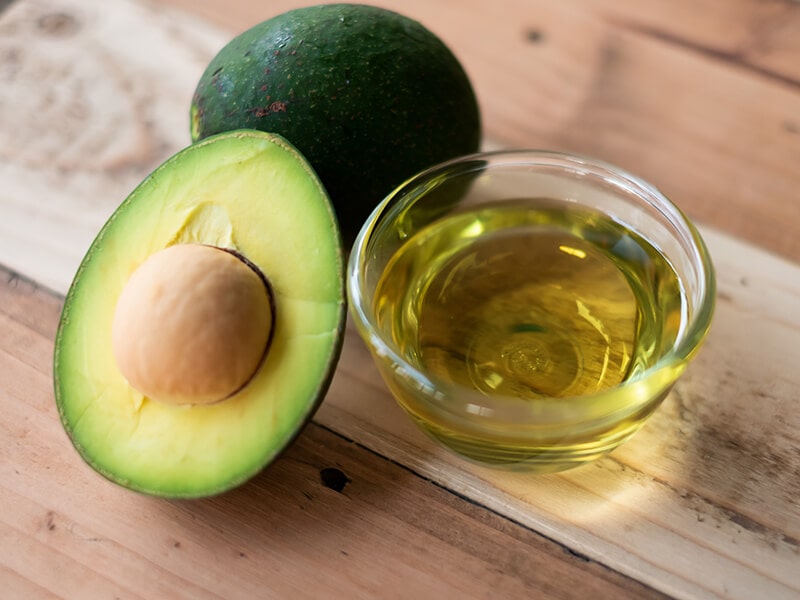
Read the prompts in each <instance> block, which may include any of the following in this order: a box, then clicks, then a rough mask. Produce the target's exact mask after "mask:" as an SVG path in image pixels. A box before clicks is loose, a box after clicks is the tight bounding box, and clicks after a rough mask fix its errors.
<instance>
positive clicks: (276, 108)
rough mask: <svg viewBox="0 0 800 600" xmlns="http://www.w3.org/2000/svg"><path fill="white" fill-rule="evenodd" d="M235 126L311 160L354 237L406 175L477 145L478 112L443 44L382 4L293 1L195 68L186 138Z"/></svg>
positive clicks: (345, 229)
mask: <svg viewBox="0 0 800 600" xmlns="http://www.w3.org/2000/svg"><path fill="white" fill-rule="evenodd" d="M236 129H258V130H261V131H267V132H272V133H277V134H280V135H281V136H283V137H285V138H286V139H287V140H289V141H290V142H291V143H292V144H293V145H294V146H295V147H296V148H297V149H298V150H299V151H300V152H301V153H302V154H303V155H304V156H305V158H306V159H307V160H308V161H309V162H310V163H311V165H312V167H313V168H314V170H315V171H316V172H317V174H318V175H319V178H320V179H321V181H322V183H323V185H324V186H325V188H326V189H327V191H328V194H329V195H330V197H331V200H332V202H333V204H334V207H335V210H336V213H337V217H338V219H339V223H340V226H341V229H342V233H343V236H344V237H345V239H346V240H347V241H348V242H351V241H352V240H353V239H354V237H355V235H356V234H357V232H358V230H359V229H360V227H361V225H362V223H363V222H364V220H365V219H366V218H367V216H368V215H369V213H370V212H371V211H372V210H373V208H374V207H375V206H376V205H377V204H378V202H379V201H380V200H382V199H383V197H384V196H385V195H387V194H388V193H389V192H390V191H392V189H394V188H395V187H396V186H397V185H399V184H400V183H402V182H403V181H404V180H405V179H406V178H408V177H410V176H411V175H413V174H415V173H417V172H418V171H421V170H422V169H425V168H427V167H429V166H432V165H433V164H435V163H438V162H441V161H443V160H446V159H449V158H453V157H455V156H460V155H464V154H470V153H472V152H475V151H477V150H478V148H479V145H480V137H481V125H480V113H479V109H478V104H477V101H476V98H475V93H474V91H473V89H472V86H471V84H470V81H469V79H468V77H467V75H466V73H465V72H464V69H463V68H462V66H461V64H460V63H459V61H458V60H457V59H456V57H455V56H454V55H453V53H452V52H451V51H450V50H449V48H448V47H447V46H446V45H445V44H444V43H443V42H442V41H441V40H440V39H439V38H438V37H437V36H436V35H434V34H433V33H432V32H430V31H429V30H428V29H426V28H425V27H423V26H422V25H421V24H420V23H418V22H416V21H414V20H412V19H409V18H407V17H405V16H402V15H400V14H397V13H395V12H392V11H388V10H385V9H381V8H377V7H373V6H367V5H358V4H329V5H321V6H312V7H307V8H300V9H296V10H292V11H289V12H286V13H283V14H281V15H278V16H276V17H274V18H271V19H269V20H267V21H264V22H263V23H260V24H259V25H256V26H255V27H253V28H251V29H249V30H247V31H245V32H244V33H242V34H240V35H239V36H237V37H236V38H234V39H233V40H232V41H231V42H230V43H229V44H227V45H226V46H225V47H224V48H223V49H222V50H221V51H220V52H219V53H218V54H217V56H216V57H215V58H214V59H213V60H212V61H211V63H210V64H209V65H208V67H207V68H206V70H205V72H204V74H203V75H202V77H201V78H200V81H199V83H198V86H197V89H196V91H195V93H194V97H193V99H192V106H191V133H192V140H193V141H197V140H199V139H202V138H205V137H208V136H210V135H214V134H217V133H220V132H224V131H231V130H236Z"/></svg>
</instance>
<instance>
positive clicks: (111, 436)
mask: <svg viewBox="0 0 800 600" xmlns="http://www.w3.org/2000/svg"><path fill="white" fill-rule="evenodd" d="M183 245H186V246H191V247H192V248H191V250H192V251H191V252H178V251H175V250H174V249H175V248H178V249H181V247H182V246H183ZM165 249H169V250H165ZM223 251H225V252H223ZM167 254H176V255H180V257H179V258H178V259H173V258H169V257H168V258H167V259H166V263H168V264H169V265H171V266H170V267H168V268H166V269H171V271H170V272H167V271H164V272H159V269H161V268H162V267H160V266H158V265H159V261H161V262H164V260H162V259H161V258H159V259H157V258H156V257H157V256H158V257H164V256H166V255H167ZM195 255H199V256H200V257H202V260H206V259H207V260H208V263H207V264H208V266H206V263H202V264H201V263H200V260H199V259H198V261H195V259H193V258H192V257H193V256H195ZM228 259H231V260H232V262H231V260H228ZM181 261H183V262H181ZM187 261H188V262H187ZM230 265H232V266H230ZM242 265H243V266H244V268H239V267H242ZM148 270H149V271H150V272H151V275H152V272H155V273H156V279H157V280H159V281H160V282H159V283H152V279H153V277H152V276H150V280H148V281H151V283H141V282H140V283H135V281H136V280H137V278H138V279H139V280H146V279H147V276H146V272H147V271H148ZM343 270H344V258H343V250H342V241H341V236H340V233H339V229H338V226H337V222H336V218H335V215H334V212H333V209H332V207H331V204H330V201H329V199H328V196H327V194H326V192H325V190H324V188H323V187H322V185H321V184H320V182H319V179H318V178H317V176H316V174H315V172H314V171H313V170H312V169H311V167H310V166H309V165H308V163H307V162H306V161H305V159H304V158H303V157H302V155H300V154H299V153H298V151H297V150H296V149H295V148H294V147H293V146H292V145H290V144H289V143H288V142H287V141H285V140H284V139H283V138H281V137H280V136H277V135H273V134H267V133H262V132H256V131H247V130H241V131H234V132H229V133H225V134H220V135H217V136H214V137H209V138H207V139H205V140H203V141H202V142H199V143H197V144H195V145H193V146H190V147H188V148H186V149H184V150H182V151H181V152H179V153H178V154H176V155H175V156H174V157H172V158H171V159H169V160H168V161H167V162H165V163H164V164H163V165H161V166H160V167H159V168H157V169H156V170H155V171H154V172H153V173H152V174H151V175H150V176H149V177H148V178H147V179H145V180H144V181H143V182H142V183H141V184H140V185H139V187H137V188H136V190H134V192H133V193H132V194H131V195H130V196H129V197H128V198H127V199H126V200H125V201H124V202H123V203H122V204H121V205H120V207H119V208H118V209H117V210H116V211H115V212H114V214H113V215H112V217H111V218H110V219H109V220H108V222H107V223H106V224H105V226H104V227H103V228H102V230H101V231H100V233H99V234H98V236H97V238H96V239H95V240H94V242H93V243H92V245H91V247H90V248H89V251H88V252H87V254H86V256H85V258H84V259H83V262H82V263H81V265H80V268H79V269H78V272H77V274H76V276H75V278H74V281H73V283H72V285H71V287H70V290H69V292H68V294H67V297H66V300H65V304H64V309H63V313H62V316H61V321H60V324H59V328H58V333H57V336H56V343H55V355H54V380H55V396H56V403H57V406H58V410H59V413H60V416H61V420H62V422H63V425H64V427H65V429H66V431H67V433H68V434H69V437H70V438H71V440H72V442H73V444H74V445H75V447H76V448H77V450H78V451H79V453H80V454H81V456H82V457H83V458H84V459H85V460H86V462H88V463H89V464H90V465H91V466H92V467H93V468H94V469H96V470H97V471H98V472H99V473H101V474H102V475H104V476H105V477H107V478H108V479H111V480H112V481H114V482H116V483H119V484H121V485H123V486H126V487H129V488H131V489H134V490H137V491H140V492H144V493H148V494H153V495H159V496H166V497H202V496H209V495H213V494H217V493H220V492H223V491H225V490H228V489H231V488H233V487H235V486H237V485H239V484H241V483H243V482H244V481H246V480H247V479H249V478H250V477H252V476H253V475H254V474H256V473H257V472H259V471H260V470H261V469H262V468H263V467H264V466H266V465H267V464H269V463H270V462H271V461H272V460H273V459H274V458H275V457H276V456H277V455H278V454H279V453H280V452H281V451H282V450H283V449H284V448H285V447H286V446H287V445H288V444H289V443H290V442H291V441H292V439H293V438H294V437H295V435H296V434H297V433H298V432H299V430H300V429H301V428H302V427H303V425H304V424H305V423H306V422H307V421H308V420H309V419H310V417H311V416H312V414H313V413H314V411H315V410H316V408H317V406H318V405H319V403H320V402H321V400H322V398H323V396H324V395H325V392H326V390H327V388H328V385H329V383H330V380H331V378H332V376H333V372H334V368H335V364H336V362H337V360H338V356H339V352H340V350H341V344H342V337H343V329H344V319H345V293H344V283H343V281H344V277H343ZM248 273H249V274H248ZM134 274H136V275H137V277H132V275H134ZM256 276H257V277H256ZM137 286H138V288H137V290H134V292H133V293H132V292H130V289H129V288H133V287H137ZM148 286H149V287H148ZM159 286H161V287H163V288H164V289H161V288H160V287H159ZM259 286H262V287H259ZM142 290H144V291H142ZM241 290H244V291H241ZM123 291H124V292H125V294H126V295H128V296H130V297H131V298H133V300H129V301H127V305H128V308H126V309H123V308H122V306H121V305H122V304H123V303H122V302H119V301H120V297H121V296H122V295H123ZM164 294H166V295H167V296H168V298H170V299H169V301H167V302H164V301H163V297H164ZM240 298H244V300H242V302H244V303H249V306H239V305H237V302H238V301H239V299H240ZM248 298H255V299H254V300H249V299H248ZM118 303H119V304H120V306H119V307H118ZM131 305H132V306H133V309H130V306H131ZM198 307H200V308H198ZM201 309H202V310H201ZM131 310H132V312H131ZM159 311H160V312H159ZM247 311H250V312H247ZM259 311H261V312H259ZM263 311H269V313H270V314H269V315H265V314H263ZM150 313H152V315H153V323H151V324H150V326H149V329H148V326H147V323H145V321H147V320H148V318H147V317H146V316H143V315H148V314H150ZM250 314H252V315H256V316H255V317H253V328H254V329H256V330H258V331H256V333H255V335H253V336H250V335H249V333H248V324H249V320H250V317H249V316H243V315H250ZM131 315H135V316H131ZM173 315H174V319H173ZM229 317H230V318H229ZM126 319H127V320H128V323H127V326H126V327H123V326H118V323H116V322H117V321H124V320H126ZM159 319H160V321H159ZM192 319H194V320H195V322H194V323H193V322H192ZM132 321H133V322H132ZM174 323H179V324H181V323H182V324H183V325H187V323H188V327H189V329H187V328H186V327H183V333H182V334H176V333H174V332H172V327H171V325H172V324H174ZM214 323H216V324H217V325H214V326H215V327H216V326H218V327H217V330H214V328H213V327H212V325H213V324H214ZM229 323H234V324H233V325H230V324H229ZM183 325H182V326H183ZM226 328H228V329H226ZM112 330H114V336H112ZM195 330H196V335H195ZM209 330H211V331H210V332H209ZM144 331H149V332H150V333H142V332H144ZM187 331H188V334H187ZM215 331H216V333H215ZM219 331H222V332H223V333H222V334H219ZM153 332H156V333H155V334H154V333H153ZM226 332H227V333H226ZM148 335H149V336H150V337H149V339H138V338H142V337H146V336H148ZM160 335H163V336H164V339H163V346H162V345H161V343H160V342H161V340H159V339H158V336H160ZM220 335H221V337H220ZM181 336H183V337H181ZM215 336H216V337H215ZM112 337H116V339H114V340H113V341H112ZM245 338H247V339H248V340H249V341H248V342H247V343H245ZM144 342H147V343H144ZM148 344H149V346H148ZM259 344H260V345H261V346H263V347H260V346H258V345H259ZM245 346H246V347H247V348H245ZM242 348H245V349H242ZM254 348H255V349H254ZM240 351H241V353H243V354H244V357H243V358H242V359H241V360H240V359H239V358H237V357H235V356H236V353H237V352H240ZM209 352H211V353H212V354H213V353H214V352H216V354H213V356H216V357H217V358H208V356H207V355H208V353H209ZM248 353H249V355H248ZM254 353H255V354H254ZM121 354H122V355H127V356H128V358H129V359H130V360H129V361H128V362H130V361H133V363H134V364H138V363H137V361H139V363H141V362H142V361H144V362H147V361H148V360H149V361H150V363H149V364H150V367H147V368H149V369H151V371H152V370H153V369H156V370H157V368H158V363H159V360H160V362H161V363H162V364H163V363H166V364H168V365H169V367H170V368H166V369H161V370H160V372H159V373H160V374H156V375H152V374H148V372H147V369H145V379H147V377H150V378H151V379H153V378H156V379H158V377H162V378H163V377H168V376H171V375H174V374H175V373H182V372H184V371H180V368H179V365H180V364H183V365H184V367H186V369H188V371H185V372H187V373H190V374H191V373H192V369H193V368H194V369H195V372H196V373H200V372H201V371H208V369H211V368H216V366H217V364H218V361H219V360H223V361H225V360H227V359H224V358H222V359H220V358H219V357H224V356H227V355H232V356H234V357H235V358H234V359H232V362H233V363H236V364H239V365H241V364H242V361H247V360H250V361H251V364H252V365H255V371H254V372H252V373H251V372H249V371H247V372H246V377H245V379H244V380H243V381H240V382H239V383H235V384H232V385H233V386H234V388H235V389H232V390H231V391H230V393H227V392H224V391H221V392H219V394H220V396H221V397H219V398H214V397H213V396H207V395H206V397H203V398H201V396H202V392H203V390H200V392H198V394H199V395H198V396H197V400H198V402H196V403H195V402H193V401H192V398H193V396H192V395H193V394H194V393H195V391H194V387H193V386H194V383H195V382H193V381H183V382H181V381H178V384H181V383H183V384H186V385H184V391H183V392H180V393H179V394H178V395H177V396H175V397H165V398H155V397H151V396H150V395H148V393H149V392H148V393H143V392H142V391H140V390H139V389H137V387H138V388H142V386H141V385H138V383H137V387H134V386H133V385H131V384H130V383H129V380H128V378H127V377H126V375H127V376H128V377H131V380H134V378H133V376H132V375H131V373H132V371H130V369H129V368H127V367H126V369H127V372H125V373H123V370H121V368H120V365H121V364H123V363H124V361H122V360H121V359H120V355H121ZM151 354H159V355H160V356H161V358H160V359H159V360H154V359H153V358H152V356H151ZM131 357H132V358H131ZM165 357H166V358H165ZM253 357H255V359H254V358H253ZM173 359H174V363H171V362H170V361H171V360H173ZM204 360H205V361H206V362H208V364H207V365H206V366H203V364H202V363H203V361H204ZM253 361H254V362H253ZM187 365H188V366H187ZM172 366H174V368H171V367H172ZM221 368H222V369H223V370H224V369H225V368H227V367H221ZM248 368H250V370H251V371H252V366H251V367H248ZM165 374H166V375H165ZM175 377H176V378H177V379H180V378H181V377H183V378H184V379H187V377H186V376H184V375H180V374H179V375H176V376H175ZM188 379H191V377H188ZM196 379H197V380H198V381H200V380H202V379H203V377H202V376H201V375H200V374H198V375H197V377H196ZM205 379H207V380H208V381H211V382H215V381H217V380H218V377H217V376H216V375H213V376H208V377H205ZM137 381H138V380H137ZM155 383H156V384H158V383H159V382H158V381H156V382H155ZM187 385H188V387H187ZM198 385H200V386H201V387H202V386H203V385H206V384H204V383H202V382H201V383H199V384H198ZM145 388H146V389H147V390H149V389H151V388H147V387H146V386H145ZM162 388H163V386H162ZM162 388H159V387H158V385H156V387H155V388H152V389H162ZM223 388H224V386H223ZM223 388H220V389H223ZM186 390H188V391H186ZM206 391H207V390H206ZM157 393H160V392H156V394H157ZM181 394H182V395H181ZM212 394H213V392H212ZM166 395H167V396H169V394H166ZM176 398H177V400H176Z"/></svg>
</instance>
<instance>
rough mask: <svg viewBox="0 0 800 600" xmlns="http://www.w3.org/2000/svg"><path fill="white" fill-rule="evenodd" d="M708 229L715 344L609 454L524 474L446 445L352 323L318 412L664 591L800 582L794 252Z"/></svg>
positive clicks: (776, 587)
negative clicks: (410, 411) (425, 427)
mask: <svg viewBox="0 0 800 600" xmlns="http://www.w3.org/2000/svg"><path fill="white" fill-rule="evenodd" d="M704 234H705V236H706V238H707V241H708V242H709V245H710V249H711V253H712V255H713V256H714V257H715V259H716V266H717V269H718V283H719V301H718V308H717V313H716V316H715V321H714V324H713V327H712V331H711V334H710V336H709V339H708V341H707V344H706V347H705V348H704V349H703V350H701V352H700V355H699V357H698V359H697V360H696V362H695V363H693V364H692V365H691V366H690V368H689V370H688V372H687V374H686V375H685V377H684V378H683V379H682V380H681V381H680V382H679V383H678V385H677V386H676V388H675V390H674V392H673V393H672V394H671V395H670V396H669V397H668V398H667V400H666V401H665V403H664V404H663V406H662V407H661V408H660V409H659V411H657V412H656V414H655V415H654V416H653V418H652V419H651V421H650V422H649V423H648V424H647V425H646V426H645V427H644V428H643V429H642V431H640V432H639V433H638V434H637V435H636V436H635V437H634V438H633V439H632V440H630V441H629V442H627V443H626V444H625V445H623V446H622V447H621V448H620V449H618V450H617V451H616V452H614V453H613V454H612V455H611V456H610V457H609V458H607V459H604V460H601V461H599V462H597V463H594V464H592V465H589V466H586V467H583V468H580V469H576V470H574V471H569V472H567V473H564V474H561V475H554V476H525V475H518V474H516V475H515V474H508V473H503V472H497V471H492V470H489V469H484V468H479V467H475V466H472V465H470V464H468V463H465V462H463V461H459V460H458V459H455V458H453V457H452V456H451V455H449V454H448V453H446V452H445V451H444V450H441V449H439V448H438V447H436V446H434V445H433V444H432V443H431V442H430V441H428V440H427V438H425V437H424V436H423V435H422V434H420V433H419V432H418V431H416V430H415V429H414V428H413V426H412V425H411V424H410V422H409V420H408V419H407V418H405V417H404V415H403V414H402V413H401V411H400V410H399V409H398V408H397V407H396V406H395V405H394V404H393V402H392V400H391V398H390V396H389V395H388V394H387V393H386V392H385V391H384V388H383V386H382V384H381V381H380V377H379V375H378V374H377V372H376V370H374V369H367V368H365V363H366V362H367V360H368V353H367V351H366V349H365V348H364V347H363V345H362V344H360V343H359V342H358V341H356V342H355V343H354V342H353V339H354V338H355V337H356V336H355V332H354V331H353V330H351V331H350V332H349V334H350V337H349V338H348V340H347V341H346V346H345V353H344V355H343V357H342V360H341V362H340V367H339V371H338V373H337V378H336V379H335V380H334V385H333V388H332V389H331V391H330V393H329V395H328V398H327V399H326V402H325V404H324V405H323V406H322V409H321V410H320V413H319V414H318V416H317V419H318V420H319V421H320V422H322V423H325V424H327V425H328V426H330V427H332V428H334V429H336V430H337V431H340V432H342V433H343V434H345V435H348V436H350V437H352V438H354V439H358V440H361V441H362V442H363V443H365V444H367V445H368V446H370V447H372V448H375V449H376V450H377V451H379V452H381V453H382V454H385V455H387V456H389V457H391V458H393V459H394V460H397V461H398V462H402V463H403V464H406V465H409V466H410V467H411V468H413V469H415V470H416V471H418V472H420V473H422V474H424V475H426V476H428V477H430V478H431V479H433V480H435V481H438V482H440V483H442V485H445V486H447V487H448V488H450V489H453V490H455V491H457V492H458V493H460V494H463V495H465V496H468V497H470V498H473V499H475V500H476V501H478V502H481V503H483V504H485V505H486V506H489V507H490V508H492V509H494V510H497V511H500V512H502V513H503V514H506V515H508V516H509V517H510V518H512V519H515V520H517V521H519V522H521V523H523V524H525V525H527V526H530V527H532V528H534V529H536V530H537V531H542V532H547V535H548V536H551V537H553V538H554V539H558V540H560V541H562V542H563V543H564V544H566V545H568V546H569V547H571V548H575V549H577V550H578V551H579V552H581V553H584V554H587V555H588V556H591V557H595V558H597V559H598V560H602V561H603V562H604V563H605V564H609V565H612V566H613V567H614V568H615V569H618V570H620V571H622V572H624V573H627V574H629V575H630V576H632V577H634V578H635V579H637V580H640V581H644V582H647V583H649V584H650V585H652V586H654V587H657V588H658V589H660V590H662V591H665V592H667V593H669V594H673V595H676V596H680V597H696V598H703V597H709V598H710V597H725V598H743V599H746V598H752V597H759V596H764V595H765V596H764V597H770V598H794V597H798V595H800V579H798V576H797V574H798V572H800V571H798V568H800V411H798V398H800V373H798V372H797V368H796V365H797V364H800V314H798V312H797V307H798V306H800V267H798V266H797V265H793V264H790V263H787V262H785V261H782V260H779V259H776V258H775V257H772V256H770V255H769V254H767V253H763V252H758V251H756V250H755V249H753V248H751V247H748V246H745V245H743V244H741V243H740V242H737V241H735V240H732V239H730V238H728V237H726V236H724V235H722V234H719V233H716V232H713V231H709V230H705V231H704ZM601 557H602V558H601Z"/></svg>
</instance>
